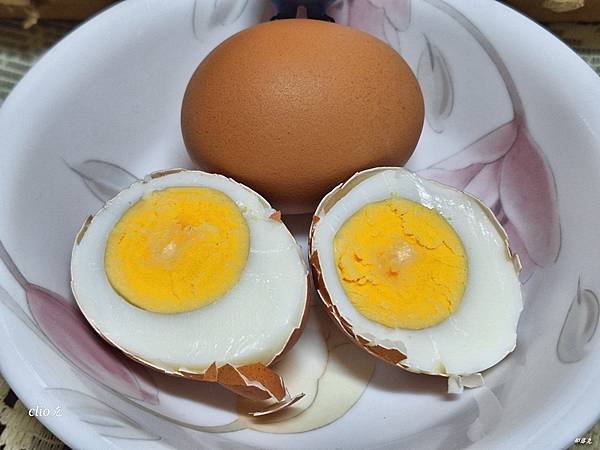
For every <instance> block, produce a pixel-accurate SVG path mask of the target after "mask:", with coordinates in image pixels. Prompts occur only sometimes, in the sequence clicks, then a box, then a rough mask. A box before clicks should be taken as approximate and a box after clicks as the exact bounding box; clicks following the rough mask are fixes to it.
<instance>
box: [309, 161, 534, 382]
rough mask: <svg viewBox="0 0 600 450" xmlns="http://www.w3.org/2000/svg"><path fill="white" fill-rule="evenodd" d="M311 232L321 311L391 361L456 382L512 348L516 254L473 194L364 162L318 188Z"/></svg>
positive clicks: (518, 306)
mask: <svg viewBox="0 0 600 450" xmlns="http://www.w3.org/2000/svg"><path fill="white" fill-rule="evenodd" d="M310 241H311V244H310V257H311V263H312V266H313V272H314V275H315V279H316V284H317V287H318V291H319V294H320V296H321V298H322V300H323V302H324V303H325V306H326V308H327V310H328V312H329V313H330V315H331V316H332V317H333V319H334V321H335V322H337V324H338V325H339V326H340V327H341V328H342V330H344V331H345V332H346V333H347V334H348V335H349V336H350V337H351V338H352V339H354V340H355V341H356V343H358V344H359V345H360V346H362V347H363V348H364V349H366V350H367V351H369V352H370V353H372V354H374V355H376V356H378V357H380V358H382V359H383V360H385V361H386V362H389V363H391V364H395V365H397V366H399V367H402V368H404V369H407V370H409V371H412V372H418V373H426V374H431V375H442V376H447V377H449V378H450V382H449V388H450V391H452V392H454V391H457V390H461V389H462V386H463V385H464V386H472V387H474V386H475V385H477V384H480V383H481V382H482V379H481V376H480V372H481V371H483V370H485V369H487V368H489V367H491V366H493V365H495V364H496V363H498V362H499V361H500V360H502V359H503V358H504V357H505V356H506V355H508V354H509V353H510V352H511V351H512V350H513V349H514V348H515V345H516V336H517V335H516V330H517V323H518V320H519V316H520V314H521V310H522V307H523V303H522V297H521V285H520V282H519V279H518V272H519V270H520V264H519V261H518V257H516V256H515V255H513V254H512V253H511V251H510V248H509V246H508V239H507V236H506V233H505V232H504V230H503V229H502V227H501V226H500V224H499V223H498V221H497V220H496V219H495V218H494V216H493V214H492V212H491V211H490V210H489V209H488V208H487V207H485V206H484V205H483V204H482V203H481V202H480V201H479V200H478V199H476V198H474V197H472V196H470V195H468V194H465V193H463V192H460V191H458V190H456V189H454V188H451V187H448V186H445V185H442V184H439V183H437V182H434V181H429V180H426V179H423V178H421V177H419V176H418V175H416V174H413V173H411V172H410V171H408V170H406V169H403V168H376V169H370V170H366V171H363V172H359V173H358V174H356V175H355V176H353V177H352V178H351V179H350V180H348V181H347V182H346V183H344V184H343V185H340V186H338V187H337V188H335V189H334V190H333V191H332V192H330V193H329V194H328V195H327V196H326V197H325V198H324V199H323V201H322V202H321V204H320V205H319V207H318V209H317V211H316V213H315V216H314V219H313V225H312V227H311V232H310Z"/></svg>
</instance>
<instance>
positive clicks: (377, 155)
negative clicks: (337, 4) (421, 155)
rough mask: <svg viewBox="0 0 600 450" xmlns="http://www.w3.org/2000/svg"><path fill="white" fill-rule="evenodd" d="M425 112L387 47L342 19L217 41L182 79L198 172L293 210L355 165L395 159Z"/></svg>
mask: <svg viewBox="0 0 600 450" xmlns="http://www.w3.org/2000/svg"><path fill="white" fill-rule="evenodd" d="M423 118H424V106H423V97H422V94H421V90H420V88H419V85H418V83H417V80H416V78H415V76H414V74H413V73H412V71H411V69H410V68H409V66H408V65H407V64H406V62H405V61H404V59H402V57H401V56H400V55H399V54H398V53H397V52H396V51H395V50H394V49H392V48H391V47H390V46H388V45H387V44H386V43H384V42H382V41H380V40H379V39H377V38H375V37H373V36H371V35H369V34H366V33H364V32H361V31H358V30H356V29H353V28H349V27H346V26H342V25H338V24H332V23H327V22H321V21H316V20H307V19H290V20H277V21H273V22H269V23H263V24H260V25H257V26H254V27H252V28H249V29H246V30H243V31H241V32H239V33H237V34H235V35H234V36H232V37H230V38H229V39H227V40H225V41H224V42H223V43H221V44H220V45H219V46H218V47H216V48H215V49H214V50H213V51H212V52H211V53H210V54H209V55H208V56H207V57H206V58H205V59H204V60H203V61H202V62H201V63H200V65H199V66H198V68H197V69H196V71H195V73H194V75H193V76H192V78H191V80H190V82H189V84H188V86H187V90H186V92H185V96H184V99H183V105H182V112H181V127H182V132H183V138H184V141H185V145H186V147H187V150H188V152H189V154H190V156H191V157H192V159H193V160H194V161H195V162H196V163H198V164H199V165H200V166H201V167H202V168H204V169H207V170H210V171H214V172H219V173H222V174H225V175H227V176H230V177H232V178H234V179H236V180H238V181H240V182H242V183H244V184H247V185H249V186H251V187H252V188H254V189H255V190H257V191H258V192H260V193H261V194H263V195H264V196H265V197H266V198H267V199H268V200H269V201H270V202H271V203H272V204H273V205H274V206H275V207H277V208H279V209H281V210H282V211H283V212H286V213H300V212H309V211H314V208H315V207H316V205H317V203H318V202H319V200H320V199H321V198H322V196H323V195H324V194H325V193H327V192H328V191H329V190H331V188H332V187H333V186H335V185H336V184H337V183H340V182H341V181H343V180H345V179H347V178H348V177H349V176H351V175H352V174H353V173H355V172H357V171H359V170H363V169H366V168H369V167H375V166H396V165H403V164H404V163H405V162H406V161H407V160H408V159H409V158H410V156H411V154H412V152H413V151H414V148H415V146H416V144H417V141H418V139H419V136H420V134H421V130H422V127H423Z"/></svg>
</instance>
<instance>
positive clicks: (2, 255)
mask: <svg viewBox="0 0 600 450" xmlns="http://www.w3.org/2000/svg"><path fill="white" fill-rule="evenodd" d="M0 261H2V262H3V263H4V264H5V265H6V267H7V268H8V270H9V271H10V273H11V274H12V275H13V276H14V278H15V280H17V282H18V283H19V284H20V285H21V287H22V288H23V290H24V291H25V295H26V298H27V303H28V305H29V310H30V311H31V315H32V316H33V318H34V320H35V322H36V323H32V322H31V321H30V320H29V317H28V316H27V315H26V314H24V313H23V312H22V310H21V309H20V307H19V306H18V305H8V306H9V308H10V309H11V310H13V311H15V312H16V313H17V317H19V318H21V320H23V321H24V322H25V324H26V325H27V326H29V328H30V329H31V330H32V331H33V332H35V333H36V335H38V336H39V337H40V338H41V339H42V340H44V341H45V342H48V341H49V342H50V343H51V344H53V345H54V347H56V349H57V350H58V351H59V352H60V354H61V355H62V356H64V358H65V359H66V360H67V361H69V362H71V363H72V364H73V365H75V366H76V367H78V368H79V369H81V370H82V371H83V372H85V373H86V374H87V375H89V376H90V377H91V378H93V379H95V380H97V381H99V382H100V383H101V384H103V385H105V386H107V387H109V388H110V389H112V390H114V391H115V392H117V393H119V394H122V395H124V396H126V397H130V398H133V399H136V400H142V401H145V402H147V403H151V404H157V403H158V391H157V387H156V384H155V382H154V380H153V379H152V377H151V376H149V374H148V371H147V370H146V369H145V368H144V367H142V366H141V365H139V364H136V363H134V362H133V361H129V360H128V359H127V358H126V357H124V356H122V355H121V354H120V353H119V352H117V351H116V350H115V349H114V348H113V347H112V346H110V345H109V344H107V343H106V342H104V341H103V340H102V339H100V338H99V337H98V335H97V334H96V333H95V332H94V331H93V330H92V329H91V327H90V326H89V325H88V323H87V321H86V320H85V318H84V317H83V315H82V314H81V312H80V311H79V309H78V308H77V306H75V305H74V304H73V302H69V301H68V300H66V299H65V298H63V297H61V296H60V295H58V294H56V293H55V292H52V291H49V290H48V289H45V288H43V287H41V286H37V285H35V284H33V283H30V282H29V281H28V280H27V279H26V278H25V276H24V275H23V274H22V273H21V271H20V270H19V269H18V268H17V266H16V265H15V263H14V261H13V260H12V258H11V257H10V255H9V254H8V252H7V251H6V249H5V247H4V245H3V244H2V242H0ZM10 300H11V299H6V298H4V301H10ZM13 302H14V301H13ZM36 325H37V326H36ZM38 327H39V328H38ZM39 330H41V331H42V332H43V334H42V333H40V331H39Z"/></svg>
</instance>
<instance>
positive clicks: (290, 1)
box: [271, 0, 335, 22]
mask: <svg viewBox="0 0 600 450" xmlns="http://www.w3.org/2000/svg"><path fill="white" fill-rule="evenodd" d="M331 3H332V0H273V5H274V6H275V8H276V9H277V14H275V15H274V16H273V17H272V18H271V20H277V19H294V18H295V17H296V15H297V14H298V8H299V7H300V6H304V7H305V8H306V17H307V18H309V19H316V20H325V21H327V22H335V20H333V17H330V16H328V15H327V8H329V5H330V4H331Z"/></svg>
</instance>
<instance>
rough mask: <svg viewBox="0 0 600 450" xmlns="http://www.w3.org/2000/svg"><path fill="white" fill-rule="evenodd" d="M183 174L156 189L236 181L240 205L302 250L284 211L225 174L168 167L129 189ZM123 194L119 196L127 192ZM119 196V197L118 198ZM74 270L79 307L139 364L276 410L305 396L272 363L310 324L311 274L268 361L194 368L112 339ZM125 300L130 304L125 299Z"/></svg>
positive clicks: (85, 229)
mask: <svg viewBox="0 0 600 450" xmlns="http://www.w3.org/2000/svg"><path fill="white" fill-rule="evenodd" d="M180 173H183V177H184V178H183V180H181V181H182V182H180V183H178V184H173V185H172V184H169V183H160V184H159V185H157V186H155V187H154V188H155V189H162V188H165V187H170V186H178V185H191V186H194V185H197V186H208V187H213V188H215V189H219V187H222V186H223V183H225V184H230V185H231V184H233V185H235V187H236V189H237V190H238V192H237V193H238V194H241V197H242V198H241V199H240V198H239V196H238V198H234V200H235V201H236V203H238V206H240V207H241V208H242V209H244V208H247V209H249V210H251V211H253V212H258V214H259V215H260V216H263V217H265V218H269V219H270V220H272V221H273V222H276V223H278V224H280V226H279V227H280V228H281V229H283V230H284V231H285V233H286V234H287V236H288V238H289V240H290V241H291V242H293V244H294V245H295V246H296V248H297V250H298V252H299V247H298V245H297V244H296V242H295V240H294V238H293V237H292V235H291V233H290V232H289V230H287V228H286V227H285V225H283V223H282V222H281V219H280V213H279V212H278V211H275V210H273V209H272V208H271V207H270V205H269V203H268V202H267V201H266V200H265V199H264V198H263V197H261V196H260V195H259V194H257V193H256V192H254V191H252V190H251V189H249V188H248V187H246V186H244V185H242V184H239V183H237V182H235V181H234V180H231V179H228V178H226V177H224V176H221V175H216V174H209V173H205V172H201V171H188V170H184V169H169V170H165V171H160V172H154V173H152V174H150V175H148V176H147V177H146V178H145V179H144V180H141V181H138V182H136V183H134V184H133V185H132V186H131V187H130V188H128V189H132V188H135V187H136V185H143V184H148V183H153V180H156V179H157V178H161V177H168V176H170V175H174V174H180ZM179 176H181V175H179ZM199 180H202V181H201V182H200V183H199ZM128 189H126V190H124V191H122V193H123V192H125V191H127V190H128ZM122 193H121V194H119V195H123V194H122ZM226 193H227V192H226ZM117 197H118V196H117ZM117 197H115V199H116V198H117ZM115 199H112V200H109V202H107V204H106V205H105V206H104V207H103V208H102V209H101V210H100V211H99V212H98V213H97V214H96V215H95V216H94V217H92V216H90V217H88V218H87V219H86V221H85V222H84V224H83V226H82V228H81V230H80V231H79V232H78V234H77V237H76V240H75V246H74V248H73V255H75V252H76V250H77V247H78V246H79V245H80V244H81V242H82V240H83V239H84V238H85V235H86V233H87V232H88V231H89V229H90V226H92V224H93V221H94V218H95V217H96V216H98V215H99V214H100V213H102V211H104V210H106V209H107V208H108V207H110V205H111V203H113V202H115ZM131 204H133V202H132V201H130V202H129V203H128V206H127V207H129V206H131ZM119 217H120V216H118V217H117V220H118V218H119ZM298 257H299V260H300V261H301V264H302V266H303V267H304V263H303V262H302V257H301V255H300V254H299V253H298ZM73 259H74V258H73ZM71 270H72V290H73V293H74V296H75V300H76V301H77V303H78V306H79V308H80V310H81V311H82V313H83V315H84V317H86V319H87V321H88V322H89V323H90V325H91V326H92V328H93V329H94V330H95V331H96V332H97V333H98V334H99V335H100V336H101V337H102V338H103V339H104V340H105V341H107V342H108V343H109V344H111V345H113V346H114V347H116V348H118V349H119V350H120V351H121V352H123V353H124V354H125V355H126V356H128V357H129V358H131V359H133V360H135V361H137V362H138V363H141V364H143V365H145V366H147V367H150V368H152V369H154V370H157V371H159V372H162V373H164V374H167V375H171V376H177V377H182V378H187V379H192V380H198V381H207V382H216V383H219V384H221V385H222V386H224V387H225V388H227V389H229V390H230V391H232V392H234V393H236V394H238V395H240V396H243V397H246V398H249V399H252V400H270V401H271V402H272V405H271V406H270V409H273V410H278V409H282V408H283V407H286V406H289V405H290V404H293V403H294V402H296V401H297V400H299V399H300V398H302V396H303V394H302V393H300V394H297V395H291V394H290V393H289V392H288V391H287V389H286V388H285V384H284V381H283V379H282V378H281V377H280V376H279V375H278V374H277V373H276V372H274V371H273V370H271V369H270V368H269V367H268V366H269V365H271V364H272V363H274V362H275V361H276V360H278V359H279V358H282V357H283V356H284V355H285V353H286V352H287V351H288V350H289V349H290V348H291V347H292V346H293V345H294V343H295V342H296V341H297V340H298V338H299V336H300V334H301V333H302V330H303V328H304V326H305V325H306V322H307V319H308V312H309V309H310V291H309V288H308V285H309V280H308V277H309V274H308V273H306V274H305V276H304V280H305V282H304V284H303V286H304V287H303V295H302V297H301V298H299V299H298V301H299V303H300V308H301V313H300V315H299V319H298V320H299V323H297V325H296V326H295V327H293V329H292V331H291V333H290V334H289V336H288V337H287V338H286V339H285V341H284V343H283V345H282V346H281V347H280V350H278V351H277V352H275V354H273V355H271V356H270V357H268V358H267V359H266V360H264V361H259V362H252V363H248V364H230V363H228V362H225V363H223V362H222V361H221V362H220V364H217V363H216V362H213V363H212V364H210V365H209V366H208V367H207V368H205V369H198V370H197V369H193V368H191V369H190V368H184V367H181V368H174V367H173V366H172V365H170V364H161V362H160V361H155V360H150V359H147V358H144V357H141V356H140V355H138V354H135V353H133V352H131V351H128V350H126V349H125V348H123V347H122V346H121V345H119V344H118V343H117V342H116V341H115V340H114V339H111V338H110V337H109V336H107V335H106V334H105V333H104V332H103V331H102V330H101V329H100V328H99V327H98V325H97V324H96V322H95V321H94V318H93V317H91V316H90V315H89V311H88V310H86V308H85V307H82V304H81V303H80V299H79V298H78V297H79V296H78V288H77V286H76V283H75V279H74V277H73V271H74V268H73V266H72V268H71ZM305 272H306V270H305ZM123 303H124V304H127V305H129V304H128V303H127V302H125V301H123ZM129 306H130V307H132V308H136V307H135V306H133V305H129ZM201 309H202V308H201ZM145 313H149V314H152V313H150V312H145Z"/></svg>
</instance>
